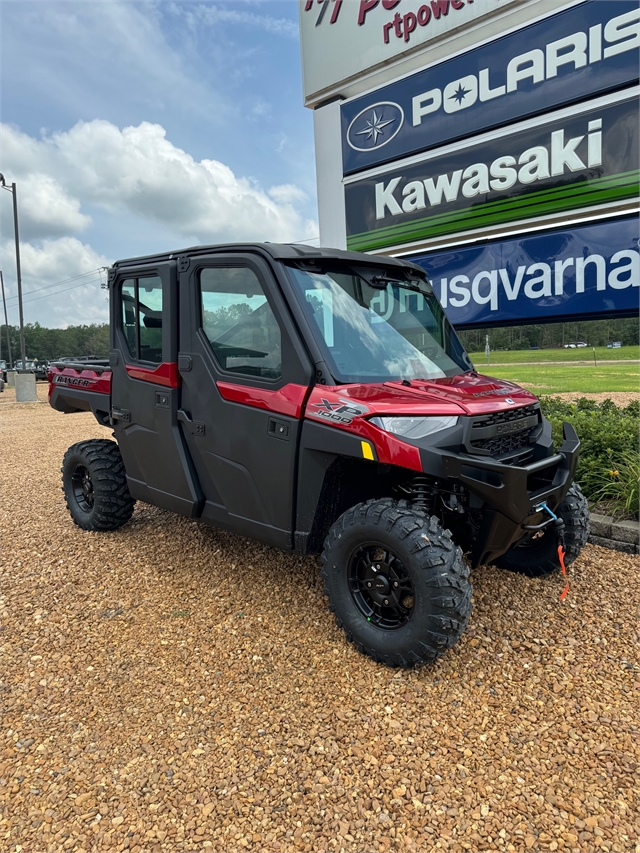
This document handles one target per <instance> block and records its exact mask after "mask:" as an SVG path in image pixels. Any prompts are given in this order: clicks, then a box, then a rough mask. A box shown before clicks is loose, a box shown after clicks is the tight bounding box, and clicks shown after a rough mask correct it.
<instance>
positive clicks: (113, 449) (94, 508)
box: [61, 439, 135, 530]
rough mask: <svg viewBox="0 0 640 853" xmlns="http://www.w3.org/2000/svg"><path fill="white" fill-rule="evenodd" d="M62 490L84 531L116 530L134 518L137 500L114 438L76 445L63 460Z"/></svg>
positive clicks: (93, 440)
mask: <svg viewBox="0 0 640 853" xmlns="http://www.w3.org/2000/svg"><path fill="white" fill-rule="evenodd" d="M61 470H62V491H63V492H64V497H65V501H66V503H67V509H68V510H69V512H70V513H71V518H72V519H73V520H74V522H75V523H76V524H77V525H78V527H81V528H82V529H83V530H116V529H117V528H118V527H122V525H123V524H126V523H127V521H129V519H130V518H131V515H132V513H133V507H134V504H135V501H134V499H133V498H132V497H131V495H130V494H129V487H128V486H127V478H126V475H125V471H124V465H123V463H122V457H121V456H120V449H119V447H118V445H117V444H116V443H115V442H114V441H109V440H108V439H92V440H90V441H81V442H79V443H78V444H74V445H72V446H71V447H70V448H69V450H67V452H66V453H65V456H64V460H63V463H62V469H61Z"/></svg>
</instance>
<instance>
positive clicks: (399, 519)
mask: <svg viewBox="0 0 640 853" xmlns="http://www.w3.org/2000/svg"><path fill="white" fill-rule="evenodd" d="M322 577H323V579H324V582H325V588H324V592H325V594H326V595H327V596H328V598H329V607H330V609H331V610H332V611H333V612H334V613H335V616H336V622H337V623H338V627H340V628H343V629H344V631H345V633H346V635H347V639H348V640H350V641H351V642H352V643H354V644H355V645H356V646H357V648H358V649H359V651H361V652H362V653H363V654H366V655H369V657H372V658H373V659H374V660H376V661H381V662H382V663H385V664H386V665H387V666H413V665H415V664H423V663H429V662H431V661H434V660H436V658H438V657H440V655H442V654H444V652H445V651H446V650H447V649H449V648H451V646H453V645H454V644H455V643H456V642H457V640H458V639H459V637H460V635H461V634H462V632H463V631H464V629H465V626H466V624H467V621H468V619H469V614H470V613H471V592H472V588H471V583H470V582H469V570H468V568H467V566H466V565H465V564H464V562H463V561H462V551H461V550H460V548H458V547H457V546H456V545H454V543H453V542H452V541H451V534H450V533H449V531H448V530H443V528H442V527H441V526H440V523H439V522H438V520H437V518H436V517H435V516H432V517H431V518H428V517H427V516H426V515H425V514H424V513H421V512H417V511H415V510H413V509H411V507H410V505H409V503H408V502H407V501H394V500H391V499H388V498H385V499H382V500H372V501H368V502H367V503H362V504H358V505H357V506H355V507H353V508H352V509H350V510H348V511H347V512H345V513H344V514H343V515H341V516H340V518H339V519H338V520H337V521H336V523H335V524H334V525H333V527H332V528H331V529H330V530H329V534H328V535H327V538H326V539H325V543H324V550H323V552H322Z"/></svg>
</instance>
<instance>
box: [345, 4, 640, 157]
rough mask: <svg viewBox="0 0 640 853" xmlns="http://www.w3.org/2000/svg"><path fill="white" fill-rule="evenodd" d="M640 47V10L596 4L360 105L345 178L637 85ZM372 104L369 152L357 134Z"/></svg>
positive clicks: (349, 110) (348, 130)
mask: <svg viewBox="0 0 640 853" xmlns="http://www.w3.org/2000/svg"><path fill="white" fill-rule="evenodd" d="M639 47H640V9H639V8H638V6H637V4H630V3H629V2H627V0H607V2H598V0H596V2H588V3H581V4H580V5H578V6H574V7H572V8H570V9H567V10H566V11H564V12H560V13H558V14H557V15H553V16H551V17H549V18H545V19H543V20H542V21H538V22H537V23H534V24H531V25H529V26H528V27H524V28H523V29H521V30H518V31H517V32H514V33H511V34H510V35H507V36H505V37H503V38H501V39H498V40H496V41H493V42H491V43H489V44H486V45H483V46H481V47H478V48H476V49H475V50H471V51H469V52H468V53H465V54H464V55H463V56H459V57H456V58H455V59H451V60H449V61H447V62H443V63H440V64H439V65H437V66H435V67H433V68H427V69H425V70H424V71H420V72H418V73H416V74H413V75H410V76H409V77H406V78H404V79H402V80H398V81H397V82H395V83H392V84H391V85H389V86H386V87H384V88H383V89H381V90H378V91H376V92H373V93H371V94H368V95H363V96H362V97H358V98H354V99H353V100H351V101H348V102H346V103H345V104H344V105H343V106H342V110H341V112H342V127H343V144H342V152H343V161H344V162H343V166H344V173H345V174H349V173H352V172H355V171H362V170H363V169H367V168H370V167H372V166H375V165H377V164H379V163H384V162H389V161H391V160H397V159H398V158H400V157H405V156H408V155H411V154H415V153H417V152H419V151H424V150H427V149H431V148H435V147H437V146H438V145H441V144H443V143H444V142H448V141H451V140H453V139H459V138H462V137H469V136H470V135H471V134H473V133H477V132H479V131H482V130H487V129H489V128H491V127H496V126H499V125H502V124H506V123H508V122H513V121H516V120H517V119H521V118H525V117H526V116H529V115H534V114H537V113H541V112H544V111H547V110H549V109H551V108H555V107H559V106H562V105H565V104H571V103H575V102H576V101H579V100H581V99H582V98H588V97H593V96H594V95H596V94H598V93H599V92H606V91H611V90H613V89H616V88H619V87H621V86H624V85H627V84H632V83H634V82H636V81H637V80H638V48H639ZM374 104H376V105H378V107H377V110H376V121H377V126H378V132H377V133H376V134H375V141H374V137H371V139H370V142H371V144H370V145H369V146H368V147H366V148H364V147H362V146H360V145H358V140H359V139H360V137H359V136H356V131H357V132H358V133H359V132H360V130H361V129H360V124H362V122H363V121H365V122H366V121H372V110H373V109H374ZM400 116H402V117H403V119H402V120H400ZM354 129H355V130H354Z"/></svg>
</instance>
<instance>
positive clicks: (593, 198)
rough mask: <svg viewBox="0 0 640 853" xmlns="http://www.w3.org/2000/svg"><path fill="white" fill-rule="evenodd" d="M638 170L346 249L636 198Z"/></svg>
mask: <svg viewBox="0 0 640 853" xmlns="http://www.w3.org/2000/svg"><path fill="white" fill-rule="evenodd" d="M639 181H640V169H634V170H633V171H630V172H622V173H621V174H619V175H611V176H609V177H606V178H596V179H594V180H590V181H581V182H580V183H578V184H570V185H569V186H562V187H554V188H552V189H547V190H540V191H539V192H532V193H525V194H524V195H520V196H518V197H517V198H505V199H499V200H498V201H493V202H488V203H487V204H483V205H480V206H479V207H475V208H474V207H472V208H470V209H468V210H450V211H448V212H447V213H439V214H436V215H435V216H427V217H423V218H422V219H417V220H414V221H413V222H402V223H398V225H388V226H386V227H385V228H377V229H375V230H373V231H365V232H363V233H361V234H353V235H351V236H350V237H347V248H348V249H353V250H355V251H360V252H362V251H370V250H371V249H382V248H385V247H386V246H392V245H397V244H399V243H409V242H413V241H415V240H419V239H421V238H423V237H438V236H441V235H443V234H451V233H453V232H458V231H469V230H471V229H472V228H483V227H484V228H486V227H488V226H490V225H500V224H504V223H505V222H509V221H512V220H520V219H528V218H531V217H534V216H544V215H545V214H548V213H556V212H560V211H562V210H573V209H577V208H580V207H589V206H591V205H594V204H605V203H607V202H612V201H622V200H624V199H628V198H634V197H635V196H637V195H638V185H639Z"/></svg>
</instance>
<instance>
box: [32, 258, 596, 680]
mask: <svg viewBox="0 0 640 853" xmlns="http://www.w3.org/2000/svg"><path fill="white" fill-rule="evenodd" d="M109 293H110V311H111V317H110V325H111V342H110V353H109V358H108V360H104V361H100V360H96V361H94V362H91V363H86V362H82V363H74V362H68V361H65V362H57V363H53V364H52V365H51V366H50V369H49V383H50V385H49V399H50V403H51V405H52V406H53V408H55V409H57V410H59V411H61V412H65V413H69V412H77V411H91V412H93V414H94V415H95V417H96V418H97V420H98V422H99V423H100V424H102V425H103V426H105V427H108V428H109V429H111V430H112V431H113V437H114V438H115V442H114V441H111V440H108V439H105V440H92V441H83V442H80V443H79V444H76V445H74V446H73V447H71V448H70V449H69V451H68V452H67V454H66V455H65V458H64V462H63V467H62V475H63V477H62V479H63V489H64V493H65V497H66V501H67V506H68V508H69V511H70V513H71V516H72V518H73V520H74V521H75V523H76V524H78V525H79V526H80V527H81V528H83V529H85V530H98V531H100V530H102V531H104V530H113V529H115V528H117V527H120V526H121V525H122V524H125V523H126V522H127V521H128V520H129V518H130V517H131V514H132V512H133V506H134V503H135V501H136V500H141V501H145V502H146V503H149V504H153V505H155V506H159V507H163V508H165V509H168V510H171V511H173V512H176V513H179V514H180V515H184V516H187V517H189V518H194V519H198V520H200V521H202V522H206V523H209V524H212V525H216V526H219V527H223V528H226V529H228V530H232V531H234V532H236V533H239V534H241V535H243V536H250V537H252V538H254V539H257V540H260V541H261V542H265V543H268V544H269V545H273V546H275V547H277V548H281V549H283V550H285V551H292V552H295V553H297V554H301V555H303V554H321V555H322V575H323V579H324V582H325V592H326V594H327V596H328V599H329V604H330V608H331V609H332V610H333V611H334V612H335V615H336V619H337V621H338V624H339V625H340V626H341V627H343V628H344V630H345V632H346V634H347V637H348V638H349V640H351V641H352V642H353V643H355V644H356V646H357V647H358V648H359V649H360V651H362V652H364V653H366V654H368V655H370V656H371V657H373V658H374V659H376V660H379V661H383V662H384V663H386V664H388V665H391V666H410V665H414V664H419V663H424V662H427V661H432V660H434V659H435V658H436V657H438V656H439V655H440V654H442V653H443V652H444V651H445V650H446V649H447V648H449V647H451V646H452V645H453V644H454V643H455V642H456V640H457V639H458V638H459V636H460V635H461V633H462V631H463V630H464V627H465V625H466V622H467V620H468V618H469V613H470V608H471V603H470V602H471V584H470V582H469V564H471V566H478V565H481V564H483V563H489V562H494V563H495V564H496V565H498V566H500V567H503V568H505V569H509V570H512V571H517V572H522V573H524V574H527V575H529V576H540V575H546V574H550V573H552V572H555V571H556V570H557V569H558V568H559V565H560V562H561V556H562V554H563V553H564V559H565V561H566V563H567V564H569V563H570V562H572V561H573V560H574V559H575V558H576V557H577V556H578V554H579V553H580V550H581V549H582V547H583V545H584V543H585V542H586V539H587V535H588V513H587V508H586V502H585V500H584V498H583V496H582V494H581V492H580V489H579V488H578V486H577V485H574V484H573V478H574V473H575V469H576V464H577V460H578V451H579V446H580V443H579V441H578V438H577V436H576V434H575V431H574V430H573V428H572V427H571V426H570V425H568V424H565V426H564V443H563V444H562V446H561V447H559V448H558V449H554V447H553V443H552V438H551V428H550V425H549V423H548V422H547V421H546V420H545V418H544V417H543V416H542V414H541V412H540V405H539V403H538V402H537V400H536V398H535V397H534V396H533V395H532V394H531V393H530V392H529V391H525V390H523V389H522V388H519V387H518V386H516V385H513V384H511V383H509V382H504V381H502V380H498V379H491V378H489V377H485V376H481V375H479V374H478V373H477V371H476V370H475V369H474V367H473V364H472V363H471V361H470V360H469V357H468V355H467V354H466V352H465V351H464V348H463V347H462V345H461V343H460V341H459V339H458V337H457V336H456V334H455V332H454V330H453V328H452V327H451V325H450V324H449V322H448V321H447V318H446V316H445V314H444V311H443V310H442V307H441V306H440V304H439V302H438V300H437V298H436V296H435V295H434V293H433V290H432V288H431V285H430V284H429V282H428V280H427V279H426V277H425V274H424V271H423V270H422V269H421V268H420V267H418V266H416V265H414V264H412V263H409V262H407V261H403V260H394V259H391V258H380V257H374V256H370V255H361V254H356V253H353V252H342V251H338V250H334V249H315V248H312V247H308V246H302V245H277V244H271V243H264V244H253V245H237V244H234V245H226V246H198V247H195V248H191V249H186V250H184V251H181V252H173V253H170V254H163V255H154V256H149V257H141V258H131V259H127V260H123V261H118V262H117V263H116V264H114V266H113V268H112V269H111V270H110V271H109ZM559 549H560V550H559ZM463 551H464V552H465V553H466V554H467V558H465V559H463Z"/></svg>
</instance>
